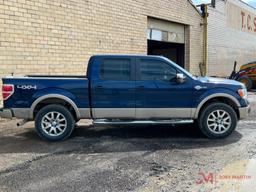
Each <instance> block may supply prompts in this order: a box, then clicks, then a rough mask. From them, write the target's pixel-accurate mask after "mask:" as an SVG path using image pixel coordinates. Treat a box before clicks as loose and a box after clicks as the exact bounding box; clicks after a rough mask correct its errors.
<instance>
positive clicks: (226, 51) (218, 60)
mask: <svg viewBox="0 0 256 192" xmlns="http://www.w3.org/2000/svg"><path fill="white" fill-rule="evenodd" d="M216 2H217V4H216V9H213V8H209V74H210V75H218V76H228V75H230V73H231V71H232V69H233V65H234V61H237V62H238V64H239V65H241V64H245V63H247V62H250V61H255V60H256V33H255V34H252V33H248V32H246V31H242V30H239V27H240V23H239V22H241V21H236V22H238V23H237V25H238V26H237V27H238V28H237V29H235V28H232V27H230V26H229V21H228V12H229V11H232V10H230V9H229V7H228V3H232V4H233V5H235V6H237V7H240V8H241V9H242V10H247V11H249V12H251V13H254V14H255V13H256V11H255V9H253V8H252V7H250V6H248V5H247V4H245V3H243V2H241V1H239V0H228V1H223V0H217V1H216ZM237 14H238V18H239V19H242V18H241V12H240V11H239V12H237ZM235 16H236V15H234V17H235ZM252 19H253V18H252Z"/></svg>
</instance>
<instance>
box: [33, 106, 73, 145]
mask: <svg viewBox="0 0 256 192" xmlns="http://www.w3.org/2000/svg"><path fill="white" fill-rule="evenodd" d="M35 127H36V131H37V133H38V135H39V136H40V137H41V138H43V139H45V140H48V141H60V140H64V139H66V138H68V137H69V136H70V135H71V133H72V131H73V129H74V127H75V120H74V117H73V116H72V114H71V112H70V111H69V110H68V109H67V108H66V107H64V106H61V105H55V104H53V105H47V106H45V107H43V108H42V109H41V110H40V111H39V112H38V113H37V115H36V118H35Z"/></svg>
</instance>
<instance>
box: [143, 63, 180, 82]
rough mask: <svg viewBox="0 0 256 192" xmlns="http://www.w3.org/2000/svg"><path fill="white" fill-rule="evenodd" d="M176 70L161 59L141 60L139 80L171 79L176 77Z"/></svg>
mask: <svg viewBox="0 0 256 192" xmlns="http://www.w3.org/2000/svg"><path fill="white" fill-rule="evenodd" d="M176 73H177V72H176V70H175V69H174V68H173V67H171V66H170V65H167V64H166V63H164V62H162V61H157V60H141V62H140V77H141V80H162V81H172V80H174V79H175V78H176Z"/></svg>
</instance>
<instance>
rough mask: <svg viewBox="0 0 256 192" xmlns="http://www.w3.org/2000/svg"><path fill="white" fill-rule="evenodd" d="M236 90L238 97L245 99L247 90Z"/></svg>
mask: <svg viewBox="0 0 256 192" xmlns="http://www.w3.org/2000/svg"><path fill="white" fill-rule="evenodd" d="M237 92H238V94H239V95H240V97H242V98H243V99H247V90H246V89H238V91H237Z"/></svg>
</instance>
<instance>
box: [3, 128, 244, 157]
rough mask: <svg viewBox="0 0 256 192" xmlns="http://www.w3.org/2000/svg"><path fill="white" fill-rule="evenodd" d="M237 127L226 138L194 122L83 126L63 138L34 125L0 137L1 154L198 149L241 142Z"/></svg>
mask: <svg viewBox="0 0 256 192" xmlns="http://www.w3.org/2000/svg"><path fill="white" fill-rule="evenodd" d="M241 138H242V135H241V134H240V133H239V132H237V131H235V132H234V133H233V134H232V135H231V136H229V137H228V138H226V139H220V140H210V139H206V138H204V137H203V136H202V135H201V133H200V132H199V130H198V128H197V127H195V126H194V125H182V126H166V125H164V126H163V125H161V126H159V125H158V126H152V125H149V126H145V125H144V126H107V127H106V126H105V127H99V126H97V127H95V126H92V125H90V126H80V127H78V128H76V129H75V131H74V133H73V135H72V136H71V138H70V139H68V140H66V141H62V142H56V143H53V142H46V141H42V140H41V139H40V138H39V137H38V136H37V134H36V132H35V131H34V129H32V128H29V129H26V131H24V132H23V133H21V134H16V135H13V136H5V137H0V145H1V148H0V154H5V153H37V154H38V153H107V152H133V151H157V150H172V149H196V148H207V147H209V148H210V147H218V146H225V145H229V144H232V143H236V142H238V141H239V140H240V139H241Z"/></svg>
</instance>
